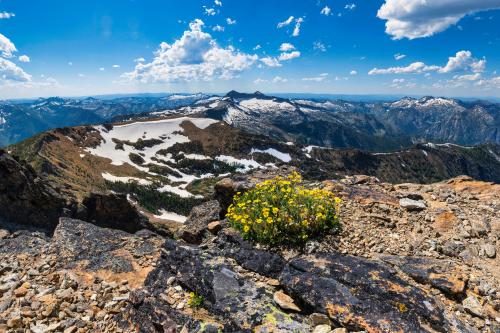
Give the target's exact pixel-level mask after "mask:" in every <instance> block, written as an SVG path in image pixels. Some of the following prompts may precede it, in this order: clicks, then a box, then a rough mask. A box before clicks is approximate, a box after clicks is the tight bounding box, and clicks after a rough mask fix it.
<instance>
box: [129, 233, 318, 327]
mask: <svg viewBox="0 0 500 333" xmlns="http://www.w3.org/2000/svg"><path fill="white" fill-rule="evenodd" d="M215 250H216V249H214V251H211V250H202V249H199V248H196V247H188V246H183V245H181V244H179V243H177V242H175V241H173V240H168V241H166V243H165V246H164V251H163V253H162V257H161V260H160V262H159V264H158V267H157V268H156V269H155V270H154V271H153V272H152V273H151V274H150V275H149V276H148V278H147V280H146V283H145V284H146V292H147V296H145V297H144V300H143V301H142V302H141V304H142V305H141V306H140V307H141V309H142V310H140V311H139V312H140V314H139V313H138V312H137V307H136V310H133V309H130V311H129V312H128V313H129V314H128V315H127V316H129V317H130V313H134V315H135V316H142V318H148V320H149V321H150V322H152V323H153V325H160V323H161V321H164V320H166V318H167V317H168V318H174V320H175V321H176V322H177V323H185V324H187V326H188V329H189V331H190V332H191V331H194V332H196V331H197V328H198V327H199V326H200V324H201V323H200V320H196V319H195V318H192V319H191V320H185V319H184V320H185V321H184V322H183V321H182V320H183V319H182V318H184V317H185V313H183V312H182V311H181V310H179V308H178V307H175V308H173V307H172V305H171V304H170V303H169V302H168V300H169V299H168V298H166V301H164V302H158V299H162V298H163V296H162V294H163V292H164V291H165V290H166V289H168V281H170V280H171V278H172V277H175V281H176V283H178V287H179V289H181V290H185V291H189V292H194V293H196V295H199V296H200V297H203V299H204V308H205V309H206V310H207V311H208V313H209V314H210V316H211V317H212V318H213V320H214V321H215V322H216V323H217V325H219V326H220V327H221V330H223V331H224V332H267V331H269V330H271V331H272V330H274V331H277V332H293V331H297V332H308V331H309V330H310V327H309V325H308V324H306V323H303V320H302V319H300V320H299V318H301V317H294V316H295V315H293V314H288V313H285V312H283V311H281V310H278V309H277V308H276V306H274V305H273V304H274V301H273V294H274V292H275V291H276V290H275V288H274V287H273V286H271V285H268V284H265V283H258V282H257V281H255V280H254V279H252V278H250V277H249V276H248V275H247V274H242V273H239V272H238V271H239V270H240V269H239V268H238V267H235V266H234V264H233V262H232V261H231V260H229V259H227V258H225V257H224V256H222V254H221V253H217V252H218V251H215ZM158 313H164V315H163V317H161V318H159V317H158ZM155 320H160V322H155ZM153 332H157V330H156V331H153Z"/></svg>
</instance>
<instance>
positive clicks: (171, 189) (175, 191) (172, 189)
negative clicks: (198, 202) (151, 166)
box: [158, 185, 193, 198]
mask: <svg viewBox="0 0 500 333" xmlns="http://www.w3.org/2000/svg"><path fill="white" fill-rule="evenodd" d="M158 192H169V193H173V194H177V195H178V196H180V197H181V198H191V197H193V195H192V194H191V193H190V192H188V191H186V190H183V189H181V188H178V187H174V186H171V185H163V186H162V187H160V188H159V189H158Z"/></svg>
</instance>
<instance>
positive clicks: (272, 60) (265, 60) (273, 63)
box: [260, 57, 282, 67]
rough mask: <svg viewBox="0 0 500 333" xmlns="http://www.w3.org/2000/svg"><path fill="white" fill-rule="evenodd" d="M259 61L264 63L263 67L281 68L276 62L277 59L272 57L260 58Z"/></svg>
mask: <svg viewBox="0 0 500 333" xmlns="http://www.w3.org/2000/svg"><path fill="white" fill-rule="evenodd" d="M260 61H261V62H263V63H264V65H266V66H268V67H281V66H282V65H281V63H280V62H279V61H278V59H276V58H273V57H264V58H260Z"/></svg>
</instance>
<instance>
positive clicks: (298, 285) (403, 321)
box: [280, 253, 450, 332]
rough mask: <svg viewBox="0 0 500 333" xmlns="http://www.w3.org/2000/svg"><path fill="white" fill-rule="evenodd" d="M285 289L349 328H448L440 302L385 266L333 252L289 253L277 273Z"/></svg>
mask: <svg viewBox="0 0 500 333" xmlns="http://www.w3.org/2000/svg"><path fill="white" fill-rule="evenodd" d="M280 282H281V284H282V285H283V286H284V287H285V289H286V290H287V291H288V293H289V294H290V295H292V296H294V298H296V299H300V301H301V302H302V303H303V304H305V305H306V306H307V307H309V308H310V309H312V310H313V311H314V312H319V313H323V314H327V315H328V316H329V317H330V318H331V319H332V320H334V321H335V322H338V323H340V324H342V325H343V326H345V327H347V328H349V329H351V330H355V331H357V330H365V331H368V332H431V331H432V330H431V328H432V329H434V330H435V331H439V332H449V331H450V323H449V322H448V321H447V320H446V317H445V313H444V311H443V309H442V307H441V305H440V304H439V303H438V302H437V301H436V300H434V299H433V298H431V297H429V296H428V295H427V294H426V293H425V292H424V291H423V290H421V289H419V288H417V287H415V286H412V285H410V284H409V283H407V282H405V281H404V280H402V279H401V278H399V277H398V276H397V275H396V274H395V272H394V271H393V270H391V269H390V268H389V267H388V266H386V265H384V264H382V263H379V262H376V261H372V260H367V259H363V258H358V257H352V256H343V255H340V254H336V253H325V254H318V255H317V256H302V257H298V258H296V259H293V260H291V261H290V262H289V264H288V265H287V266H286V267H285V269H284V271H283V272H282V273H281V276H280Z"/></svg>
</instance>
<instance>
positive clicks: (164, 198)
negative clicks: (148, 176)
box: [106, 181, 204, 215]
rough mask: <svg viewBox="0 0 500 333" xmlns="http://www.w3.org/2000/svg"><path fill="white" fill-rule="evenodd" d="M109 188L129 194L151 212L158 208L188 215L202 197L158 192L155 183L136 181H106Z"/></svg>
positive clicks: (155, 211)
mask: <svg viewBox="0 0 500 333" xmlns="http://www.w3.org/2000/svg"><path fill="white" fill-rule="evenodd" d="M106 186H107V188H108V189H109V190H112V191H115V192H118V193H126V194H130V195H131V196H132V198H133V199H134V200H136V201H137V202H138V203H139V204H140V205H141V206H142V207H144V208H145V209H147V210H148V211H149V212H151V213H153V214H158V211H159V210H160V209H164V210H166V211H168V212H174V213H177V214H181V215H188V214H189V213H190V212H191V209H192V208H193V207H194V206H197V205H199V204H201V203H202V202H203V201H204V199H202V198H194V197H191V198H182V197H180V196H178V195H177V194H174V193H169V192H158V189H157V186H155V185H146V186H145V185H139V184H138V183H137V182H128V183H123V182H110V181H106Z"/></svg>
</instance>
